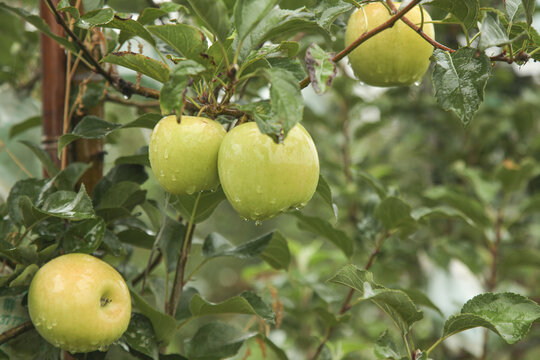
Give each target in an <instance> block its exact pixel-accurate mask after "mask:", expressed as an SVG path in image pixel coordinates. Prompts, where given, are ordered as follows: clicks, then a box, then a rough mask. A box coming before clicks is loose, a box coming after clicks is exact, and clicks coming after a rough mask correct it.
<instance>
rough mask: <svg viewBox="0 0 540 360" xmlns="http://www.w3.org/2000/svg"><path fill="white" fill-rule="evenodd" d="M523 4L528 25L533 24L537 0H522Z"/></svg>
mask: <svg viewBox="0 0 540 360" xmlns="http://www.w3.org/2000/svg"><path fill="white" fill-rule="evenodd" d="M521 3H522V4H523V10H525V17H526V18H527V25H529V26H531V24H532V22H533V16H534V8H535V7H536V0H521Z"/></svg>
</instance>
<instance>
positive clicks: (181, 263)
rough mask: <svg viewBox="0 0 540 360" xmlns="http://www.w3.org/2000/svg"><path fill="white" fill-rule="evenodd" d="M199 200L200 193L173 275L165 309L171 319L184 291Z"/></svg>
mask: <svg viewBox="0 0 540 360" xmlns="http://www.w3.org/2000/svg"><path fill="white" fill-rule="evenodd" d="M200 198H201V193H198V194H197V198H196V199H195V204H194V205H193V210H192V211H191V218H190V219H189V222H188V226H187V229H186V236H185V237H184V243H183V244H182V252H181V254H180V257H179V258H178V263H177V264H176V273H175V275H174V282H173V288H172V292H171V297H170V299H169V303H168V304H167V305H166V307H165V308H166V310H167V313H168V314H169V315H171V316H172V317H174V315H175V314H176V308H177V307H178V303H179V302H180V297H181V296H182V291H183V289H184V284H185V280H184V276H185V272H186V265H187V261H188V255H189V250H190V248H191V240H192V239H193V233H194V232H195V215H196V214H197V207H198V205H199V200H200Z"/></svg>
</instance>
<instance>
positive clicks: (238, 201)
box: [234, 195, 241, 204]
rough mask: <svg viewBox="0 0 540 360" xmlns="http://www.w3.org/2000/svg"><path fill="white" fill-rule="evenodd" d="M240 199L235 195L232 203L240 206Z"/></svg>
mask: <svg viewBox="0 0 540 360" xmlns="http://www.w3.org/2000/svg"><path fill="white" fill-rule="evenodd" d="M240 201H241V200H240V197H239V196H238V195H235V196H234V202H235V203H237V204H240Z"/></svg>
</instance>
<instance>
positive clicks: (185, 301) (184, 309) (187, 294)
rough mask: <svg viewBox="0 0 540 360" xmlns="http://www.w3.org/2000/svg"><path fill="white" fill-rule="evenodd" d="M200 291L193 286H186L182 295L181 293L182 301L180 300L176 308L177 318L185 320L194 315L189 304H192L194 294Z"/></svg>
mask: <svg viewBox="0 0 540 360" xmlns="http://www.w3.org/2000/svg"><path fill="white" fill-rule="evenodd" d="M198 293H199V291H198V290H197V289H195V288H193V287H187V288H184V291H182V295H180V301H179V302H178V307H177V308H176V314H175V315H174V316H175V318H176V320H178V321H183V320H188V319H189V318H191V316H192V315H191V311H190V310H189V306H190V304H191V299H192V298H193V296H195V295H196V294H198ZM188 321H189V320H188ZM186 323H187V322H186Z"/></svg>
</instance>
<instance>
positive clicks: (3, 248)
mask: <svg viewBox="0 0 540 360" xmlns="http://www.w3.org/2000/svg"><path fill="white" fill-rule="evenodd" d="M0 254H2V255H4V256H6V257H7V258H9V259H12V260H13V261H15V262H17V263H18V265H20V264H33V263H36V262H37V260H38V254H37V246H36V245H34V244H32V245H27V246H26V245H19V246H14V245H13V244H12V243H10V242H7V241H6V240H4V239H0ZM21 266H22V265H21Z"/></svg>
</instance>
